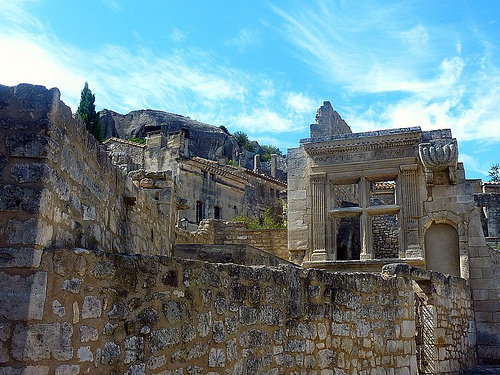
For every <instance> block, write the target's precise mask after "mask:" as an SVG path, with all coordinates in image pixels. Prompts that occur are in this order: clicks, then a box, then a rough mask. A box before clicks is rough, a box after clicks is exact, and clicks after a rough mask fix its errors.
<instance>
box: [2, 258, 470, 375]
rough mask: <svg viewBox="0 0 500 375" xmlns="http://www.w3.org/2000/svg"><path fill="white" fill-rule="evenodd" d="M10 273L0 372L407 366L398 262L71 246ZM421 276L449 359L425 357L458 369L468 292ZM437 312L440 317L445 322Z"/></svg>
mask: <svg viewBox="0 0 500 375" xmlns="http://www.w3.org/2000/svg"><path fill="white" fill-rule="evenodd" d="M10 271H13V270H10ZM18 273H19V275H14V274H13V273H12V272H6V271H2V272H0V278H1V280H2V283H1V287H0V300H1V301H0V302H1V303H0V321H1V324H0V332H1V335H0V344H1V346H0V348H1V349H0V362H1V363H2V365H1V366H2V369H1V370H0V372H2V373H7V374H16V373H18V370H14V368H24V367H25V368H26V369H27V371H28V372H27V373H36V374H49V373H50V374H53V373H56V374H77V373H88V372H90V373H117V374H202V373H205V374H213V375H215V374H224V373H232V374H257V373H258V374H284V373H287V374H299V373H300V374H311V375H312V374H319V373H321V374H324V375H326V374H332V375H333V374H360V373H364V372H366V373H374V374H392V373H394V374H416V373H417V357H416V343H415V329H416V326H415V309H414V289H413V285H414V281H413V280H412V278H411V277H410V275H409V274H407V273H406V274H398V273H397V272H396V273H395V274H393V275H385V276H383V275H380V274H361V273H351V274H348V273H343V274H342V273H332V272H328V271H322V270H303V269H299V268H297V267H294V266H281V267H280V268H270V267H262V266H257V267H248V266H238V265H235V264H211V263H205V262H199V261H188V260H180V259H175V258H167V257H159V256H142V255H125V254H109V253H102V252H94V251H87V250H83V249H75V250H67V249H64V250H46V251H44V253H43V256H42V260H41V264H40V266H39V267H38V268H31V269H23V270H22V272H18ZM447 280H448V281H447ZM457 280H458V279H457ZM433 283H434V285H433V288H436V293H439V295H440V296H441V297H439V298H435V300H434V303H435V305H436V310H437V311H438V313H437V325H436V328H437V329H436V344H437V345H438V347H439V351H438V352H439V353H440V354H439V355H440V356H441V352H442V354H443V357H442V358H443V359H444V360H443V361H442V362H443V363H445V362H446V361H449V362H450V364H449V365H446V366H448V367H443V366H445V365H441V364H440V363H436V372H435V374H445V373H446V374H449V373H456V370H457V369H458V367H456V366H455V365H456V364H457V365H459V366H462V367H466V366H470V365H472V364H474V360H475V358H474V350H473V349H472V347H471V346H470V342H469V332H468V331H467V324H466V323H468V317H470V316H471V312H470V310H467V306H466V305H464V304H463V300H464V299H465V298H466V295H467V293H468V292H469V290H468V288H467V285H466V283H465V282H464V281H462V280H458V281H455V280H452V281H450V280H449V279H446V280H433ZM441 284H442V285H441ZM448 284H449V285H448ZM13 300H15V301H16V303H11V301H13ZM9 302H10V303H9ZM447 314H449V316H450V317H451V319H452V320H453V321H452V322H450V324H451V325H452V327H451V326H449V327H445V326H444V322H445V321H448V319H447V318H446V315H447ZM452 323H453V324H452ZM441 337H443V339H441ZM441 340H445V341H443V342H441ZM451 341H454V342H453V344H451ZM465 353H469V354H468V355H465ZM450 356H451V357H453V358H462V359H461V360H460V361H459V360H455V361H454V362H453V363H451V361H450V360H449V359H448V358H449V357H450ZM439 358H441V357H439ZM445 358H446V359H445ZM440 369H443V370H442V371H441V370H440ZM445 369H446V370H445ZM30 371H31V372H30Z"/></svg>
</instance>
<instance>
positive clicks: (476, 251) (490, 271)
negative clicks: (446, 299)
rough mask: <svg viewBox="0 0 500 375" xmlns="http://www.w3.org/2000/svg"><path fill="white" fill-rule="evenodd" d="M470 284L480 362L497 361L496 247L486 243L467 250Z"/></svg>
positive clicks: (499, 298) (499, 286) (499, 282)
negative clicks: (468, 254)
mask: <svg viewBox="0 0 500 375" xmlns="http://www.w3.org/2000/svg"><path fill="white" fill-rule="evenodd" d="M470 284H471V289H472V297H473V302H474V312H475V320H476V329H477V350H478V357H479V359H480V361H481V362H483V363H487V364H500V251H499V250H498V249H493V248H491V247H489V246H481V247H479V246H477V247H474V248H472V249H471V250H470Z"/></svg>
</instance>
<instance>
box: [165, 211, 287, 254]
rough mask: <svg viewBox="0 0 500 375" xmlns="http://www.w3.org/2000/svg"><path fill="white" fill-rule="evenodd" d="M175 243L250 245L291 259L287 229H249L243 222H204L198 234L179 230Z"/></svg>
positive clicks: (211, 220)
mask: <svg viewBox="0 0 500 375" xmlns="http://www.w3.org/2000/svg"><path fill="white" fill-rule="evenodd" d="M175 243H178V244H217V245H250V246H253V247H257V248H259V249H261V250H264V251H267V252H268V253H271V254H273V255H275V256H277V257H280V258H282V259H286V260H288V259H289V252H288V241H287V230H286V229H247V227H246V226H245V223H243V222H234V221H222V220H213V219H210V220H203V221H202V222H201V223H200V225H199V227H198V230H197V231H196V232H187V231H183V230H180V229H177V230H176V240H175Z"/></svg>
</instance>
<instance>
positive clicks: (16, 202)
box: [0, 185, 41, 214]
mask: <svg viewBox="0 0 500 375" xmlns="http://www.w3.org/2000/svg"><path fill="white" fill-rule="evenodd" d="M40 197H41V193H40V191H39V190H36V189H33V188H29V187H20V186H13V185H2V186H0V211H26V212H29V213H32V214H33V213H37V212H39V211H40Z"/></svg>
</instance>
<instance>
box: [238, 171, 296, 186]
mask: <svg viewBox="0 0 500 375" xmlns="http://www.w3.org/2000/svg"><path fill="white" fill-rule="evenodd" d="M244 172H245V173H248V174H249V175H252V176H256V177H260V178H262V179H264V180H267V181H270V182H273V183H275V184H276V185H281V186H282V187H283V188H284V189H286V188H287V184H286V182H283V181H280V180H278V179H276V178H273V177H270V176H268V175H266V174H262V173H255V172H254V171H252V170H251V169H246V168H244Z"/></svg>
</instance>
